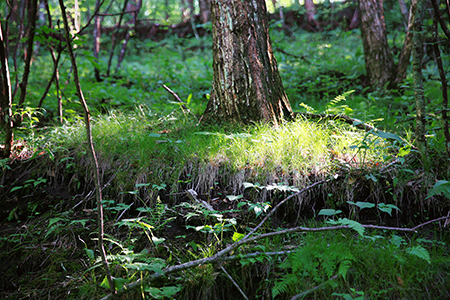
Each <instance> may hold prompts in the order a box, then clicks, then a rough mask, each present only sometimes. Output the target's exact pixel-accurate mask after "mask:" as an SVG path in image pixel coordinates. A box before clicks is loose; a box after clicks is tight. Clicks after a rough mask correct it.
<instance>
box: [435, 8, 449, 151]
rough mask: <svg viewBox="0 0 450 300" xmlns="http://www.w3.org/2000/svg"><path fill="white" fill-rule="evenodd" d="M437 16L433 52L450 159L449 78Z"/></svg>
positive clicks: (446, 145)
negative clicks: (440, 46)
mask: <svg viewBox="0 0 450 300" xmlns="http://www.w3.org/2000/svg"><path fill="white" fill-rule="evenodd" d="M437 18H438V17H437V15H436V14H434V18H433V25H434V32H433V51H434V56H435V60H436V65H437V67H438V71H439V76H440V77H441V88H442V122H443V123H444V124H443V127H444V137H445V150H446V151H447V157H448V158H450V131H449V124H448V123H449V122H448V116H447V111H448V88H447V78H446V77H445V70H444V65H443V63H442V58H441V50H440V49H439V44H438V43H439V40H438V37H439V35H438V24H437V23H438V20H437Z"/></svg>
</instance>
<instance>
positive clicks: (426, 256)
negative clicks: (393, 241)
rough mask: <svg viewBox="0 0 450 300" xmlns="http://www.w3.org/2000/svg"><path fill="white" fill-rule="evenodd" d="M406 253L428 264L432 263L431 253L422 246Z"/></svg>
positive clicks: (408, 249) (411, 248)
mask: <svg viewBox="0 0 450 300" xmlns="http://www.w3.org/2000/svg"><path fill="white" fill-rule="evenodd" d="M405 251H406V253H409V254H411V255H415V256H417V257H419V258H421V259H423V260H425V261H426V262H427V263H431V260H430V253H429V252H428V250H427V249H425V248H424V247H422V246H420V245H419V246H414V247H409V248H406V249H405Z"/></svg>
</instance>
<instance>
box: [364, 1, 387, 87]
mask: <svg viewBox="0 0 450 300" xmlns="http://www.w3.org/2000/svg"><path fill="white" fill-rule="evenodd" d="M359 12H360V16H361V34H362V39H363V47H364V59H365V63H366V72H367V76H368V78H369V82H370V84H371V85H373V86H374V87H376V88H382V87H383V86H384V85H385V84H386V83H389V82H392V77H393V75H394V74H393V73H394V72H393V70H394V60H393V58H392V54H391V52H390V49H389V45H388V41H387V36H386V25H385V23H384V16H383V1H382V0H359Z"/></svg>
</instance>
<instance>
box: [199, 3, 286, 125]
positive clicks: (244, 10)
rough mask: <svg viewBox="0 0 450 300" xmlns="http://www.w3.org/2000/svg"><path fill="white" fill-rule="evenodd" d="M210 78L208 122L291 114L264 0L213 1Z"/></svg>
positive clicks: (246, 120) (278, 117)
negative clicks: (270, 33) (211, 73)
mask: <svg viewBox="0 0 450 300" xmlns="http://www.w3.org/2000/svg"><path fill="white" fill-rule="evenodd" d="M211 13H212V23H213V43H214V45H213V53H214V62H213V70H214V77H213V83H212V92H211V98H210V101H209V103H208V106H207V108H206V111H205V114H204V116H205V119H207V120H209V121H213V122H214V121H216V122H221V121H225V120H227V121H235V122H243V123H250V122H258V121H265V122H272V123H274V124H278V123H279V122H280V121H281V119H283V117H285V116H287V117H291V116H292V109H291V105H290V103H289V100H288V98H287V96H286V93H285V92H284V88H283V84H282V82H281V78H280V75H279V73H278V68H277V62H276V59H275V57H274V55H273V50H272V45H271V42H270V38H269V31H268V19H267V9H266V3H265V1H264V0H254V1H240V0H213V1H211Z"/></svg>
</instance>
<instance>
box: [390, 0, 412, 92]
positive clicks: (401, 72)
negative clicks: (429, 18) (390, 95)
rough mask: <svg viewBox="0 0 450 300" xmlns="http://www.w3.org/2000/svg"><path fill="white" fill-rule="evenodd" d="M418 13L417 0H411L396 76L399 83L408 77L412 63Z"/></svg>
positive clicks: (396, 81)
mask: <svg viewBox="0 0 450 300" xmlns="http://www.w3.org/2000/svg"><path fill="white" fill-rule="evenodd" d="M416 13H417V0H411V6H410V10H409V19H408V27H407V31H406V37H405V41H404V42H403V48H402V52H401V53H400V59H399V62H398V65H397V76H396V78H395V83H396V84H397V85H399V84H401V83H402V82H403V81H404V80H405V78H406V71H407V70H408V66H409V64H410V58H411V52H412V45H413V43H412V39H413V34H414V32H413V29H414V20H415V18H416Z"/></svg>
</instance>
